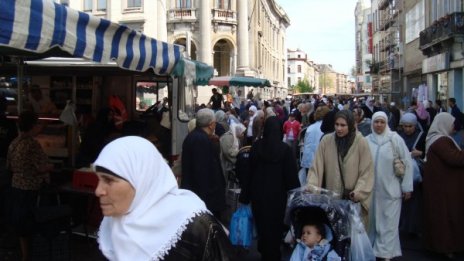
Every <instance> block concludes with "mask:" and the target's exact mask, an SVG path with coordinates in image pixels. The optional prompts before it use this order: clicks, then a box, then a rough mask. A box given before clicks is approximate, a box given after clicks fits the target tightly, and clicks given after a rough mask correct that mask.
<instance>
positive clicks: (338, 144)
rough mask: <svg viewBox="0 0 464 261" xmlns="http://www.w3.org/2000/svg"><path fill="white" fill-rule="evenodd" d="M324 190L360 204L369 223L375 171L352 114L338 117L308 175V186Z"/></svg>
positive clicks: (337, 115) (346, 113) (320, 146)
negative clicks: (368, 216) (368, 217)
mask: <svg viewBox="0 0 464 261" xmlns="http://www.w3.org/2000/svg"><path fill="white" fill-rule="evenodd" d="M311 185H312V186H316V187H322V188H325V189H328V190H330V191H333V192H335V193H337V194H339V195H340V198H344V199H349V200H352V201H353V202H360V203H361V206H362V213H361V214H362V217H363V219H364V221H365V225H366V220H367V214H368V210H369V205H370V194H371V191H372V188H373V186H374V167H373V163H372V156H371V152H370V150H369V145H368V143H367V141H366V140H365V139H364V137H363V136H362V134H361V133H360V132H358V131H356V127H355V121H354V116H353V114H352V113H351V111H348V110H342V111H339V112H337V114H336V115H335V132H333V133H329V134H327V135H325V136H324V137H323V138H322V140H321V142H320V144H319V147H318V148H317V151H316V155H315V159H314V161H313V164H312V166H311V168H310V169H309V171H308V186H309V189H311V187H312V186H311Z"/></svg>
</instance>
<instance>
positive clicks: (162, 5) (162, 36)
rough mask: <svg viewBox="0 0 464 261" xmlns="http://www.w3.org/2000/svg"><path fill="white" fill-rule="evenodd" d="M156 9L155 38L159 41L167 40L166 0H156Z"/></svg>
mask: <svg viewBox="0 0 464 261" xmlns="http://www.w3.org/2000/svg"><path fill="white" fill-rule="evenodd" d="M156 10H157V12H156V13H157V16H158V17H157V20H156V22H157V25H156V26H157V38H158V40H161V41H165V42H167V41H168V29H167V26H166V25H167V15H168V14H167V9H166V0H158V1H157V4H156Z"/></svg>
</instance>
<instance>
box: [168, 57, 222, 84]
mask: <svg viewBox="0 0 464 261" xmlns="http://www.w3.org/2000/svg"><path fill="white" fill-rule="evenodd" d="M213 73H214V69H213V67H211V66H209V65H207V64H206V63H202V62H198V61H193V60H188V59H180V61H179V62H178V63H177V64H176V67H174V70H173V72H172V75H173V76H174V77H186V78H187V79H191V80H192V81H193V84H195V85H206V84H208V81H209V79H210V78H211V77H213Z"/></svg>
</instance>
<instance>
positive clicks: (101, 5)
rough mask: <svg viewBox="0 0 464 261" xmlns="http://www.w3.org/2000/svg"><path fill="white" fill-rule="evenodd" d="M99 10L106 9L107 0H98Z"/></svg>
mask: <svg viewBox="0 0 464 261" xmlns="http://www.w3.org/2000/svg"><path fill="white" fill-rule="evenodd" d="M97 11H106V0H97Z"/></svg>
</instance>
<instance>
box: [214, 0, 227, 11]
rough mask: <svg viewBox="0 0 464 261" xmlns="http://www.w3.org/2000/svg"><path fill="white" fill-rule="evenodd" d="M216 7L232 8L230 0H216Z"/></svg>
mask: <svg viewBox="0 0 464 261" xmlns="http://www.w3.org/2000/svg"><path fill="white" fill-rule="evenodd" d="M216 8H217V9H224V10H229V9H230V0H216Z"/></svg>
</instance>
